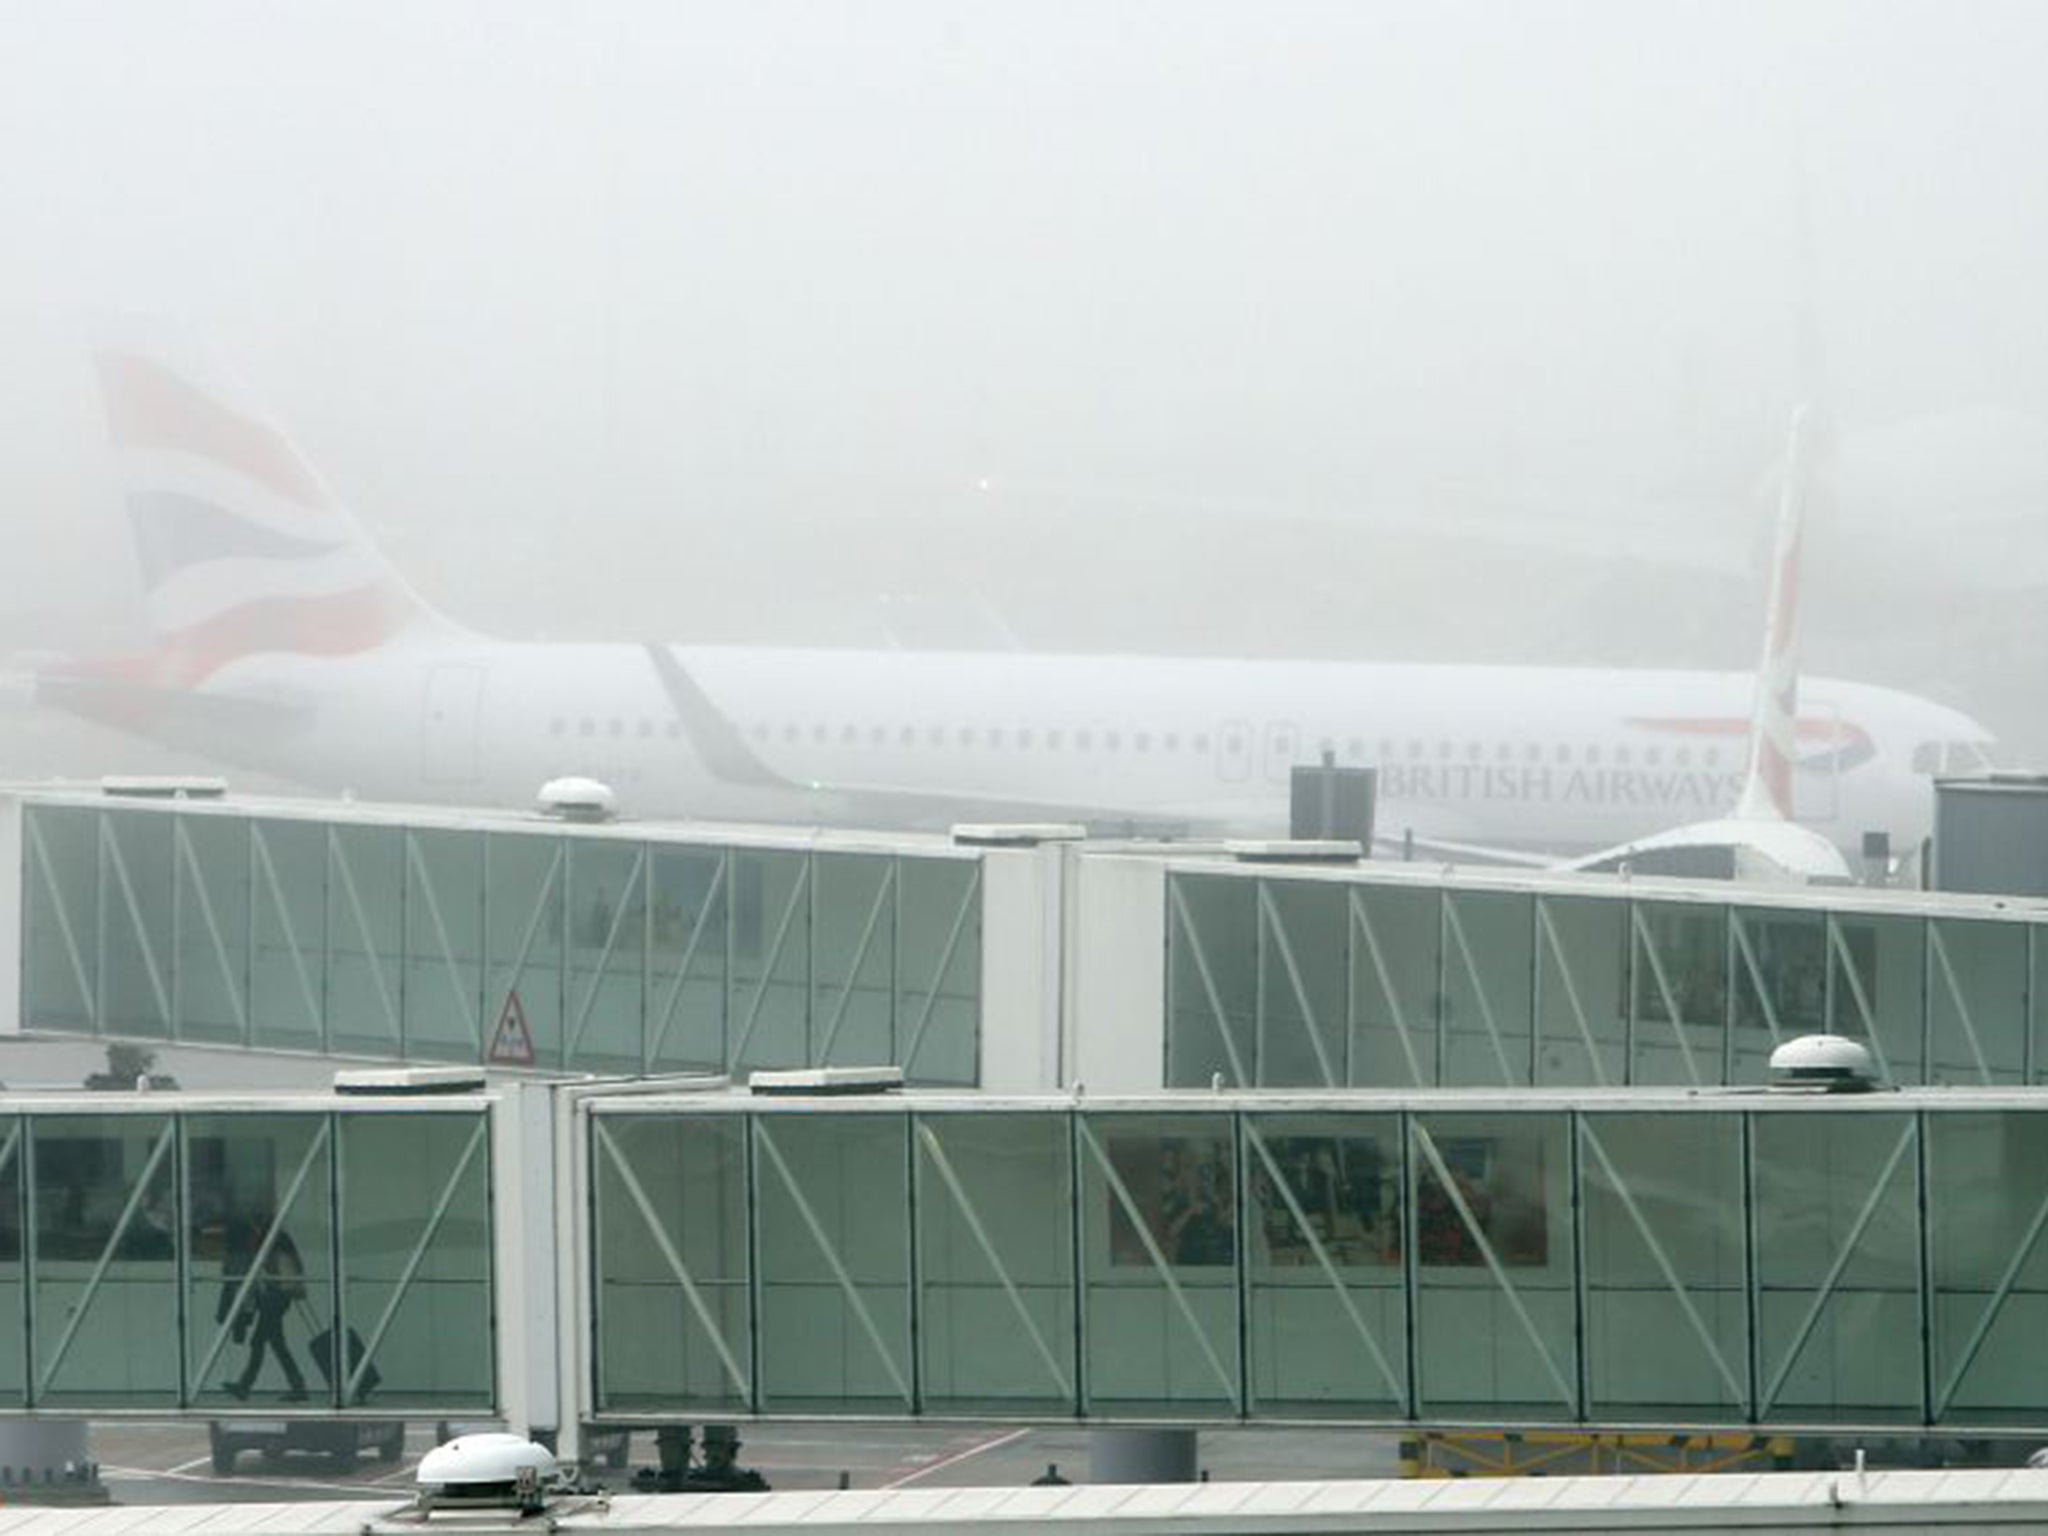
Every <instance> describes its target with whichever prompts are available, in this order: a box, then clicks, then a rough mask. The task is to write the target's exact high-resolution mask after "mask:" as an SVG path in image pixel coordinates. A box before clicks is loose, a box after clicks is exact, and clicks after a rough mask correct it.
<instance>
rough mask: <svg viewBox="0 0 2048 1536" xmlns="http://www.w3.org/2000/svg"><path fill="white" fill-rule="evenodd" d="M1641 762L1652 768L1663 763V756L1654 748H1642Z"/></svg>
mask: <svg viewBox="0 0 2048 1536" xmlns="http://www.w3.org/2000/svg"><path fill="white" fill-rule="evenodd" d="M1643 761H1644V762H1645V763H1647V764H1648V765H1649V766H1650V767H1652V768H1654V767H1656V766H1657V765H1658V764H1659V763H1661V762H1663V761H1664V754H1663V753H1662V752H1660V751H1659V750H1658V749H1657V748H1655V747H1645V748H1643Z"/></svg>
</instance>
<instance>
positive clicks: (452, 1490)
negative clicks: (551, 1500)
mask: <svg viewBox="0 0 2048 1536" xmlns="http://www.w3.org/2000/svg"><path fill="white" fill-rule="evenodd" d="M560 1476H561V1469H560V1468H559V1467H558V1466H557V1465H556V1463H555V1458H554V1456H553V1455H552V1454H551V1453H550V1452H549V1451H548V1450H547V1449H546V1448H545V1447H544V1446H539V1445H536V1444H534V1443H533V1442H532V1441H531V1440H527V1439H524V1438H523V1437H521V1436H519V1435H507V1434H499V1433H492V1434H478V1435H458V1436H456V1438H455V1439H453V1440H450V1441H449V1442H448V1443H447V1444H446V1445H440V1446H436V1447H435V1448H434V1449H433V1450H431V1451H429V1452H427V1454H426V1455H425V1456H423V1457H421V1458H420V1470H419V1507H420V1508H421V1509H422V1510H426V1511H430V1512H431V1511H433V1510H436V1509H516V1510H518V1511H519V1512H520V1513H521V1514H522V1515H530V1514H538V1513H540V1511H542V1510H543V1509H545V1508H546V1507H547V1501H548V1493H549V1491H550V1490H551V1489H552V1488H553V1487H554V1486H555V1483H556V1481H557V1479H558V1478H559V1477H560Z"/></svg>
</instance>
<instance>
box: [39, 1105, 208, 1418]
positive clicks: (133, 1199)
mask: <svg viewBox="0 0 2048 1536" xmlns="http://www.w3.org/2000/svg"><path fill="white" fill-rule="evenodd" d="M176 1129H177V1121H175V1120H168V1119H167V1120H165V1121H164V1128H163V1131H162V1133H161V1134H160V1135H158V1137H157V1139H156V1145H155V1146H154V1147H152V1148H151V1149H150V1153H149V1161H148V1162H146V1163H144V1164H143V1165H142V1174H141V1177H139V1178H137V1179H136V1181H135V1188H134V1189H132V1190H130V1191H129V1192H128V1201H127V1203H126V1204H125V1205H123V1206H122V1207H121V1214H120V1216H119V1217H118V1218H117V1219H116V1220H115V1222H114V1230H113V1231H112V1232H111V1233H110V1234H108V1237H107V1244H106V1246H105V1247H104V1248H102V1249H101V1250H100V1256H99V1259H98V1261H97V1262H96V1263H95V1264H94V1265H93V1267H92V1273H91V1274H90V1275H88V1276H87V1277H86V1281H85V1288H84V1289H83V1290H82V1291H80V1292H79V1293H78V1299H77V1300H76V1301H75V1302H73V1303H72V1304H71V1316H70V1317H68V1318H67V1319H65V1322H64V1331H63V1333H61V1334H59V1335H58V1336H57V1347H56V1348H55V1349H53V1350H52V1351H50V1359H49V1363H48V1364H46V1365H45V1366H44V1367H43V1372H42V1375H41V1376H40V1377H38V1378H37V1380H36V1396H37V1397H38V1398H41V1397H43V1396H44V1395H45V1394H47V1393H48V1392H49V1390H50V1383H51V1382H52V1381H53V1380H55V1379H56V1376H57V1367H58V1366H60V1365H62V1364H63V1363H64V1356H65V1355H66V1354H67V1353H69V1352H70V1349H71V1341H72V1340H73V1339H75V1338H76V1337H78V1328H79V1325H80V1324H81V1323H83V1322H84V1321H85V1314H86V1313H87V1312H89V1311H91V1310H92V1303H93V1298H94V1297H95V1296H96V1295H98V1294H99V1288H100V1285H101V1284H102V1283H103V1282H104V1281H105V1280H106V1277H107V1270H108V1268H109V1267H110V1266H111V1265H112V1264H113V1262H114V1255H115V1254H116V1253H118V1252H120V1249H121V1240H122V1239H123V1238H125V1237H126V1236H127V1235H128V1228H129V1227H130V1226H131V1225H133V1223H134V1221H135V1216H136V1213H137V1212H138V1211H140V1210H141V1209H142V1201H143V1198H144V1196H146V1195H147V1194H148V1193H149V1185H150V1181H151V1180H152V1179H154V1178H155V1177H156V1171H157V1169H159V1168H161V1167H162V1166H163V1161H164V1158H165V1156H166V1155H167V1154H168V1153H169V1152H170V1150H171V1135H172V1133H173V1132H174V1131H175V1130H176Z"/></svg>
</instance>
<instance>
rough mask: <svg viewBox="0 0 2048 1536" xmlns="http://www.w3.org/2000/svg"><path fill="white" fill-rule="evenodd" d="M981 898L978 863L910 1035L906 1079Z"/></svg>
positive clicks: (915, 1059)
mask: <svg viewBox="0 0 2048 1536" xmlns="http://www.w3.org/2000/svg"><path fill="white" fill-rule="evenodd" d="M980 894H981V865H980V864H979V863H978V862H977V863H976V864H975V865H974V873H973V874H972V875H970V876H969V877H968V880H967V889H966V890H965V891H963V892H961V894H960V910H959V911H958V912H955V913H954V914H953V926H952V929H951V930H950V931H949V932H948V933H947V934H946V947H945V949H944V950H942V951H940V954H939V964H938V968H937V969H936V970H934V971H933V972H932V984H931V988H930V990H929V991H927V992H926V993H925V995H924V1007H922V1008H920V1009H919V1010H918V1014H917V1023H916V1024H915V1025H914V1026H913V1027H912V1029H911V1031H910V1044H909V1045H908V1046H907V1047H905V1048H904V1052H903V1072H904V1075H905V1076H908V1075H909V1074H910V1071H911V1069H912V1068H913V1067H914V1066H915V1065H916V1063H917V1056H918V1052H920V1051H922V1050H923V1049H924V1037H925V1031H926V1030H928V1029H929V1028H930V1027H931V1022H932V1013H933V1011H934V1010H936V1009H937V1007H938V1006H939V989H940V988H941V987H943V986H945V984H946V973H947V972H949V971H951V970H952V969H953V956H954V954H955V952H956V951H958V949H959V948H960V935H961V934H963V933H965V932H966V931H967V914H968V913H970V912H972V911H973V910H974V898H975V897H976V896H978V895H980ZM899 979H900V978H899Z"/></svg>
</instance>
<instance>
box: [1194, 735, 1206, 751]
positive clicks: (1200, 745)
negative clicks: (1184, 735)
mask: <svg viewBox="0 0 2048 1536" xmlns="http://www.w3.org/2000/svg"><path fill="white" fill-rule="evenodd" d="M1195 750H1196V751H1197V752H1207V751H1208V750H1209V738H1208V737H1207V736H1197V737H1196V738H1195Z"/></svg>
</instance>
